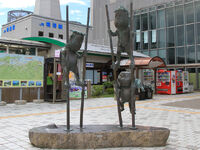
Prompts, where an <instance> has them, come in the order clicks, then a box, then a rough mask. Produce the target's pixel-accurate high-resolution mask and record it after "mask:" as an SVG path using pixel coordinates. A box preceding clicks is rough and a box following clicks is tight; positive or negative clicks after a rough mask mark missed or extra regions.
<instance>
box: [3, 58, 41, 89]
mask: <svg viewBox="0 0 200 150" xmlns="http://www.w3.org/2000/svg"><path fill="white" fill-rule="evenodd" d="M43 72H44V58H43V57H38V56H30V55H18V54H0V87H1V88H9V87H15V88H19V87H43Z"/></svg>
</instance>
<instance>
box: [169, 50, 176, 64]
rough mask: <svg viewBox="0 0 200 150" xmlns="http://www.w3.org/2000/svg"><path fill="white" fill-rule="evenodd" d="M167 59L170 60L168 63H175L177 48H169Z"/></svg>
mask: <svg viewBox="0 0 200 150" xmlns="http://www.w3.org/2000/svg"><path fill="white" fill-rule="evenodd" d="M167 60H168V64H175V49H174V48H168V49H167Z"/></svg>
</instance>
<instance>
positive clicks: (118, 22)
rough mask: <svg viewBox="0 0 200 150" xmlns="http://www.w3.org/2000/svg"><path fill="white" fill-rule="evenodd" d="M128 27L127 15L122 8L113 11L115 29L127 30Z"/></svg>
mask: <svg viewBox="0 0 200 150" xmlns="http://www.w3.org/2000/svg"><path fill="white" fill-rule="evenodd" d="M128 26H129V13H128V11H127V10H126V9H125V8H124V7H120V8H119V9H117V10H116V11H115V27H116V28H117V29H120V28H122V29H123V28H127V27H128Z"/></svg>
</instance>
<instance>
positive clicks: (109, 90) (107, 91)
mask: <svg viewBox="0 0 200 150" xmlns="http://www.w3.org/2000/svg"><path fill="white" fill-rule="evenodd" d="M105 92H106V93H107V94H114V88H107V89H106V91H105Z"/></svg>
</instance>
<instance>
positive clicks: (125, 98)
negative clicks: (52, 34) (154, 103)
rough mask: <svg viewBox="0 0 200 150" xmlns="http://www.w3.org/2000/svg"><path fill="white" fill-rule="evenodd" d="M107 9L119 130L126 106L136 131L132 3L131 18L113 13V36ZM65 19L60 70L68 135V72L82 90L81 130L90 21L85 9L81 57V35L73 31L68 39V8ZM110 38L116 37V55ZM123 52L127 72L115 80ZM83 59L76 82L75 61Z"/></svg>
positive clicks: (81, 125) (124, 13) (123, 14)
mask: <svg viewBox="0 0 200 150" xmlns="http://www.w3.org/2000/svg"><path fill="white" fill-rule="evenodd" d="M105 8H106V15H107V25H108V34H109V40H110V49H111V55H112V69H113V74H114V88H115V94H116V97H117V108H118V116H119V124H120V127H121V128H122V127H123V122H122V116H121V112H122V111H123V110H124V103H125V102H128V103H129V108H130V112H131V114H132V129H136V127H135V84H134V81H135V77H134V68H135V65H134V57H133V41H134V34H133V24H132V23H133V14H132V12H133V9H132V3H131V5H130V15H129V12H128V10H126V9H125V8H123V7H120V8H119V9H118V10H116V11H115V21H114V23H115V27H116V31H115V32H113V31H111V29H110V19H109V12H108V6H107V5H106V6H105ZM66 16H67V18H66V22H67V23H66V32H67V42H66V43H67V44H66V47H65V50H64V51H62V52H61V55H60V59H61V66H62V70H63V84H62V89H63V92H62V97H63V99H66V101H67V121H66V122H67V131H70V101H69V88H70V84H69V72H70V71H72V72H73V73H74V75H75V78H76V84H77V85H78V86H82V98H81V113H80V128H81V129H82V128H83V110H84V92H85V91H84V89H85V88H84V86H85V84H84V81H85V72H86V68H85V66H86V65H85V63H86V57H87V41H88V31H89V18H90V8H88V18H87V28H86V34H85V35H86V38H85V50H84V51H83V53H82V54H81V55H80V54H79V53H78V51H79V50H80V48H81V45H82V43H83V40H84V34H83V33H80V32H77V31H72V35H71V36H70V38H69V21H68V6H67V15H66ZM112 36H117V37H118V44H117V53H116V54H115V52H114V50H113V44H112ZM122 52H125V53H127V55H128V56H129V59H130V60H131V64H130V67H129V70H128V71H122V72H121V73H120V74H119V75H118V76H117V71H118V69H119V67H120V61H121V53H122ZM82 57H83V75H82V81H80V78H79V70H78V66H77V61H78V59H80V58H82Z"/></svg>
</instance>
